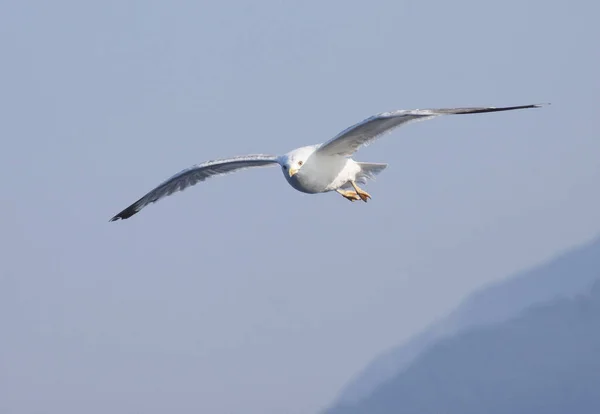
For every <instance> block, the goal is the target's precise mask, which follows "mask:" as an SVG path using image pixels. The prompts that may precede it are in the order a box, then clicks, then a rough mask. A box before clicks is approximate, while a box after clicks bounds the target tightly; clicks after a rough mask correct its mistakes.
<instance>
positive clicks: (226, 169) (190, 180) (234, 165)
mask: <svg viewBox="0 0 600 414" xmlns="http://www.w3.org/2000/svg"><path fill="white" fill-rule="evenodd" d="M277 163H278V161H277V157H276V156H274V155H264V154H251V155H243V156H239V157H233V158H227V159H220V160H212V161H207V162H205V163H202V164H197V165H193V166H191V167H189V168H186V169H185V170H182V171H180V172H178V173H177V174H175V175H173V176H172V177H170V178H169V179H167V180H165V181H164V182H162V183H161V184H160V185H158V186H157V187H156V188H154V189H153V190H151V191H149V192H148V193H147V194H146V195H144V196H143V197H142V198H140V199H139V200H138V201H136V202H135V203H133V204H132V205H130V206H129V207H127V208H126V209H124V210H123V211H121V212H120V213H119V214H117V215H115V216H114V217H113V218H111V219H110V221H115V220H119V219H122V220H125V219H128V218H129V217H131V216H133V215H134V214H136V213H138V212H139V211H140V210H141V209H143V208H144V207H146V206H147V205H148V204H151V203H154V202H156V201H158V200H160V199H161V198H163V197H167V196H170V195H171V194H173V193H175V192H178V191H183V190H185V189H186V188H188V187H191V186H193V185H196V184H197V183H199V182H201V181H204V180H206V179H208V178H211V177H216V176H218V175H225V174H230V173H232V172H236V171H240V170H243V169H246V168H253V167H266V166H269V165H274V164H277Z"/></svg>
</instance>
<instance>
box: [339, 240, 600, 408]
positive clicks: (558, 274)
mask: <svg viewBox="0 0 600 414" xmlns="http://www.w3.org/2000/svg"><path fill="white" fill-rule="evenodd" d="M598 275H600V238H598V239H596V240H594V241H592V242H590V243H588V244H586V245H583V246H579V247H577V248H574V249H572V250H570V251H568V252H566V253H564V254H562V255H561V256H559V257H557V258H555V259H553V260H551V261H549V262H548V263H546V264H543V265H541V266H538V267H536V268H534V269H532V270H529V271H526V272H522V273H519V274H517V275H515V276H514V277H511V278H510V279H508V280H504V281H501V282H500V283H497V284H495V285H492V286H490V287H486V288H484V289H481V290H480V291H478V292H475V293H473V294H472V295H470V296H469V297H468V298H467V299H466V300H465V301H464V302H463V303H462V304H461V305H460V306H459V307H458V308H457V309H456V310H455V311H454V312H452V313H451V314H450V315H449V316H448V317H447V318H445V319H443V320H441V321H439V322H437V323H435V324H433V325H432V326H430V327H429V328H428V329H426V330H425V331H424V332H422V333H421V334H419V335H417V336H415V337H414V338H413V339H411V340H409V341H408V342H407V343H405V344H403V345H400V346H397V347H395V348H393V349H391V350H390V351H387V352H385V353H384V354H382V355H380V356H378V357H376V358H375V359H374V360H373V362H371V363H370V364H369V365H367V367H366V368H365V369H364V370H363V371H362V372H361V373H360V374H359V375H358V376H357V377H356V378H355V379H353V380H352V381H351V382H350V383H349V384H348V385H347V386H346V387H345V388H344V389H343V390H342V392H341V393H340V396H339V397H338V400H337V402H336V403H335V405H334V407H340V406H345V405H352V404H355V403H357V402H358V401H360V400H362V399H364V398H366V397H368V396H369V395H370V394H371V393H372V392H373V390H374V389H375V388H377V387H378V386H379V385H381V384H383V383H384V382H386V381H388V380H389V379H390V378H392V377H393V376H394V375H396V374H398V373H399V372H401V371H402V370H403V369H405V368H406V366H407V365H408V364H410V363H411V362H412V361H413V360H414V359H415V358H416V357H418V355H420V354H421V353H422V352H423V351H424V350H426V349H427V348H428V347H429V346H430V345H432V344H433V343H434V342H435V341H437V340H438V339H440V338H443V337H445V336H446V335H450V334H454V333H457V332H461V331H464V330H465V329H468V328H470V327H474V326H478V325H486V324H490V323H495V322H501V321H505V320H507V319H509V318H511V317H513V316H515V315H517V314H518V313H519V312H520V311H522V310H523V309H525V308H526V307H528V306H530V305H532V304H535V303H540V302H544V301H548V300H551V299H553V298H555V297H557V296H563V297H569V296H572V295H574V294H577V293H579V292H582V291H584V290H585V289H587V288H589V286H590V284H591V283H592V281H593V280H594V279H595V278H596V277H598Z"/></svg>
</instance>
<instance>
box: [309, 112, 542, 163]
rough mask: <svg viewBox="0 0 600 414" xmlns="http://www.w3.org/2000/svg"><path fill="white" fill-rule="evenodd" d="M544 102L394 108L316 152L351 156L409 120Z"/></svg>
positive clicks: (362, 123) (348, 131)
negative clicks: (507, 104)
mask: <svg viewBox="0 0 600 414" xmlns="http://www.w3.org/2000/svg"><path fill="white" fill-rule="evenodd" d="M541 106H542V105H522V106H508V107H503V108H496V107H492V106H490V107H475V108H440V109H401V110H397V111H392V112H382V113H380V114H377V115H373V116H371V117H369V118H367V119H365V120H364V121H362V122H359V123H358V124H355V125H352V126H351V127H349V128H347V129H346V130H344V131H342V132H340V133H339V134H338V135H336V136H335V137H334V138H332V139H331V140H329V141H327V142H325V143H324V144H322V145H321V146H320V147H319V149H318V150H317V152H318V153H320V154H323V155H343V156H350V155H352V154H353V153H354V152H355V151H356V150H358V149H359V148H360V147H361V146H362V145H368V144H370V143H371V142H372V141H374V140H375V139H377V138H378V137H379V136H381V135H382V134H384V133H385V132H391V131H392V130H393V129H394V128H397V127H399V126H401V125H404V124H407V123H409V122H415V121H424V120H427V119H431V118H435V117H437V116H440V115H462V114H480V113H485V112H499V111H511V110H514V109H525V108H539V107H541Z"/></svg>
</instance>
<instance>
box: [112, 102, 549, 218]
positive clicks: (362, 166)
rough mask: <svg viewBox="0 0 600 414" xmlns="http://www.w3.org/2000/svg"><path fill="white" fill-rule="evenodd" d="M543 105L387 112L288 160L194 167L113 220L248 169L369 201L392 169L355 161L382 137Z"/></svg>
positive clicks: (250, 159) (245, 159)
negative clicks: (416, 126)
mask: <svg viewBox="0 0 600 414" xmlns="http://www.w3.org/2000/svg"><path fill="white" fill-rule="evenodd" d="M541 106H542V105H541V104H539V105H521V106H509V107H502V108H497V107H478V108H441V109H409V110H405V109H401V110H397V111H391V112H383V113H380V114H377V115H374V116H371V117H369V118H367V119H365V120H364V121H362V122H360V123H358V124H355V125H353V126H351V127H350V128H348V129H346V130H344V131H342V132H340V133H339V134H338V135H337V136H335V137H334V138H332V139H331V140H329V141H327V142H325V143H322V144H316V145H309V146H306V147H301V148H296V149H294V150H292V151H290V152H288V153H287V154H284V155H280V156H275V155H265V154H251V155H243V156H237V157H233V158H225V159H219V160H213V161H208V162H205V163H202V164H198V165H194V166H192V167H190V168H187V169H185V170H183V171H181V172H179V173H177V174H175V175H174V176H172V177H171V178H169V179H167V180H166V181H164V182H163V183H162V184H160V185H159V186H158V187H156V188H154V189H153V190H151V191H150V192H148V193H147V194H146V195H145V196H143V197H142V198H140V199H139V200H138V201H136V202H135V203H133V204H132V205H130V206H129V207H127V208H126V209H125V210H123V211H121V212H120V213H119V214H117V215H116V216H114V217H113V218H111V219H110V221H115V220H119V219H128V218H129V217H131V216H133V215H134V214H136V213H138V212H139V211H140V210H141V209H143V208H144V207H146V206H147V205H148V204H150V203H154V202H156V201H158V200H160V199H161V198H163V197H166V196H169V195H171V194H173V193H175V192H177V191H181V190H184V189H186V188H187V187H190V186H193V185H195V184H197V183H199V182H200V181H204V180H206V179H208V178H211V177H215V176H217V175H224V174H229V173H232V172H235V171H239V170H243V169H246V168H251V167H265V166H272V165H277V164H278V165H280V166H281V170H282V172H283V176H284V177H285V179H286V180H287V182H288V183H289V184H290V185H291V186H292V187H293V188H295V189H296V190H298V191H301V192H303V193H309V194H315V193H325V192H329V191H336V192H337V193H339V194H341V195H342V196H343V197H345V198H346V199H348V200H350V201H357V200H362V201H364V202H366V201H367V199H369V198H371V195H370V194H369V193H367V192H366V191H364V190H363V189H361V188H360V187H359V186H358V183H361V184H365V183H366V182H367V180H368V179H372V178H374V176H375V175H377V174H379V173H380V172H381V171H383V170H384V169H385V168H386V167H387V164H376V163H368V162H357V161H355V160H353V159H352V158H350V156H351V155H352V154H354V152H356V150H358V149H359V148H360V147H361V146H363V145H368V144H370V143H371V142H373V141H374V140H375V139H376V138H378V137H380V136H381V135H382V134H384V133H386V132H390V131H391V130H392V129H394V128H397V127H399V126H401V125H404V124H407V123H409V122H414V121H424V120H426V119H431V118H435V117H437V116H440V115H460V114H479V113H485V112H499V111H511V110H514V109H526V108H539V107H541Z"/></svg>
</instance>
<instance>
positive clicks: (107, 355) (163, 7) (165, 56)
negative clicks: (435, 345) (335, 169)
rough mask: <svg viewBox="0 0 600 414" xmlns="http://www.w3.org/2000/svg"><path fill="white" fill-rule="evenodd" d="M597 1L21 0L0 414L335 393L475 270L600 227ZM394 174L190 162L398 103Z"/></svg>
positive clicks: (4, 59)
mask: <svg viewBox="0 0 600 414" xmlns="http://www.w3.org/2000/svg"><path fill="white" fill-rule="evenodd" d="M599 13H600V6H598V4H597V2H592V1H587V2H583V1H582V2H571V3H568V2H564V1H560V2H559V1H547V0H543V1H542V0H539V1H522V0H509V1H503V2H482V1H477V0H465V1H461V0H459V1H452V2H447V1H442V0H437V1H428V2H421V1H416V0H411V1H379V2H376V1H371V2H365V1H348V0H344V1H336V2H317V1H303V2H294V3H292V2H281V1H260V2H233V1H231V2H199V1H176V2H166V1H128V2H124V1H102V2H81V1H54V2H47V1H45V2H42V1H37V2H35V1H22V2H18V1H5V2H2V3H1V4H0V50H1V52H2V54H1V65H0V74H1V76H0V111H1V113H2V116H1V119H2V121H1V122H0V136H1V137H2V146H1V149H0V176H1V177H2V178H1V182H2V192H1V195H0V201H1V203H0V213H1V214H0V229H1V233H0V234H1V236H0V248H1V251H2V256H1V260H0V329H1V331H0V332H1V339H0V412H1V413H3V414H4V413H7V414H30V413H31V414H33V413H40V414H42V413H44V414H45V413H63V414H76V413H77V414H79V413H82V412H85V413H89V414H96V413H97V414H100V413H102V414H105V413H107V412H110V413H115V414H121V413H122V414H130V413H148V414H153V413H164V412H167V411H168V412H177V413H198V412H209V413H213V414H225V413H242V412H243V413H249V414H253V413H257V414H258V413H260V414H271V413H286V414H287V413H290V414H299V413H314V412H316V411H317V410H319V409H321V408H323V407H324V406H326V405H327V404H329V403H330V402H331V400H332V399H333V398H334V396H335V395H336V393H337V392H338V391H339V389H340V388H341V387H342V386H343V385H344V384H345V383H346V382H347V381H348V380H349V379H350V378H351V377H352V376H353V375H355V374H356V373H357V372H358V371H359V370H360V369H361V368H362V367H363V366H364V365H365V364H366V363H367V362H368V361H369V360H370V359H371V358H372V357H373V356H375V354H377V353H378V352H380V351H382V350H384V349H387V348H389V347H390V346H392V345H395V344H398V343H400V342H402V341H403V340H405V339H407V338H408V337H409V336H410V335H412V334H414V333H415V332H417V331H419V330H421V329H423V328H424V327H425V326H426V325H427V324H428V323H430V322H431V321H432V320H434V319H436V318H438V317H441V316H442V315H444V314H445V313H446V312H448V311H449V310H451V309H452V307H453V306H455V305H456V304H457V303H458V302H459V301H460V300H461V298H463V297H464V296H465V295H466V294H468V293H469V292H470V291H472V290H473V289H475V288H477V287H480V286H482V285H483V284H486V283H488V282H490V281H493V280H498V279H500V278H503V277H506V276H508V275H509V274H510V273H511V272H514V271H516V270H519V269H522V268H524V267H527V266H530V265H533V264H535V263H537V262H538V261H541V260H544V259H546V258H548V257H550V256H552V255H553V254H555V253H557V252H560V251H562V250H564V249H565V248H567V247H569V246H571V245H572V244H576V243H580V242H583V241H586V240H587V239H590V238H592V237H593V236H595V235H597V234H598V232H600V195H599V192H598V182H599V181H600V164H599V161H598V159H599V156H598V154H599V153H600V137H599V135H598V130H599V125H598V124H599V114H600V111H599V105H598V102H599V101H598V97H599V96H600V83H599V81H598V73H600V55H599V54H598V44H597V43H598V39H600V28H599V26H598V24H597V16H598V14H599ZM538 102H552V105H551V106H549V107H546V108H543V109H539V110H526V111H518V112H511V113H499V114H489V115H473V116H463V117H445V118H438V119H436V120H433V121H427V122H423V123H418V124H412V125H409V126H407V127H405V128H402V129H399V130H397V131H396V132H394V133H393V135H389V136H386V137H385V138H384V139H382V140H380V141H378V142H377V143H376V144H374V145H372V146H369V147H368V148H366V149H364V150H361V151H360V152H359V153H358V154H357V158H358V159H359V160H361V161H372V162H389V163H390V166H389V167H388V169H387V170H386V171H385V172H384V173H383V174H381V175H380V176H379V177H378V180H377V181H376V182H374V183H372V184H370V185H369V186H368V187H367V190H368V191H369V192H370V193H371V194H372V196H373V199H372V200H371V201H370V202H369V203H367V204H364V203H349V202H348V201H346V200H344V199H343V198H341V197H340V196H339V195H337V194H325V195H306V194H302V193H299V192H297V191H295V190H293V189H292V188H291V187H290V186H289V185H288V184H287V183H286V182H285V180H284V178H283V176H282V173H281V171H280V170H279V169H278V168H272V169H259V170H254V171H247V172H243V173H239V174H235V175H230V176H227V177H222V178H217V179H214V180H211V181H209V182H206V183H203V184H200V185H198V186H196V187H193V188H192V189H189V190H186V191H185V192H183V193H179V194H177V195H175V196H173V197H170V198H168V199H164V200H161V202H159V203H157V204H154V205H152V206H150V207H148V208H146V209H145V210H143V211H142V212H141V213H140V214H139V215H137V216H135V217H133V218H132V219H130V220H127V221H120V222H116V223H109V222H108V219H109V218H110V217H112V216H113V215H114V214H115V213H117V212H118V211H120V210H121V209H122V208H124V207H126V206H128V205H129V204H130V203H131V202H133V201H135V200H136V199H137V198H138V197H140V196H141V195H143V194H144V193H145V192H146V191H147V190H149V189H151V188H153V187H154V186H155V185H156V184H158V183H160V182H161V181H162V180H163V179H165V178H167V177H169V176H171V175H172V174H174V173H176V172H178V171H179V170H181V169H183V168H186V167H188V166H189V165H191V164H195V163H199V162H202V161H205V160H209V159H213V158H220V157H227V156H231V155H237V154H245V153H253V152H265V153H282V152H287V151H288V150H290V149H293V148H295V147H298V146H302V145H306V144H313V143H318V142H322V141H325V140H327V139H329V138H330V137H332V136H333V135H335V134H337V133H338V132H340V131H341V130H342V129H344V128H346V127H348V126H349V125H351V124H354V123H356V122H358V121H361V120H362V119H364V118H366V117H368V116H370V115H372V114H374V113H377V112H381V111H387V110H392V109H399V108H423V107H444V106H468V105H496V106H499V105H518V104H530V103H538Z"/></svg>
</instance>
